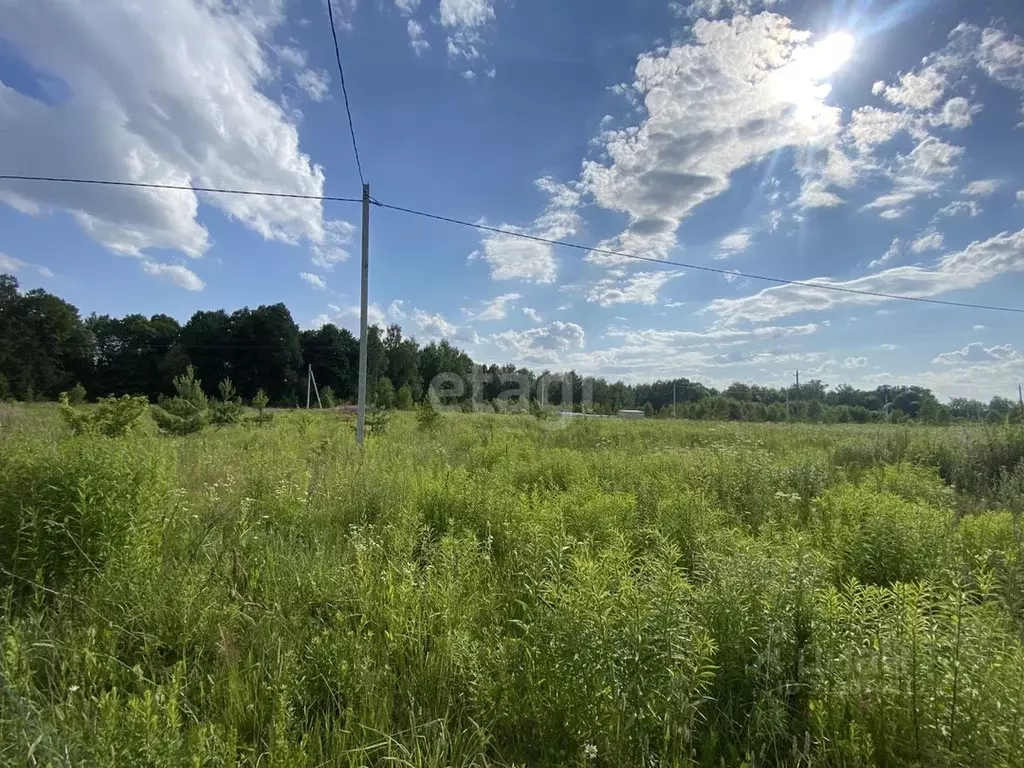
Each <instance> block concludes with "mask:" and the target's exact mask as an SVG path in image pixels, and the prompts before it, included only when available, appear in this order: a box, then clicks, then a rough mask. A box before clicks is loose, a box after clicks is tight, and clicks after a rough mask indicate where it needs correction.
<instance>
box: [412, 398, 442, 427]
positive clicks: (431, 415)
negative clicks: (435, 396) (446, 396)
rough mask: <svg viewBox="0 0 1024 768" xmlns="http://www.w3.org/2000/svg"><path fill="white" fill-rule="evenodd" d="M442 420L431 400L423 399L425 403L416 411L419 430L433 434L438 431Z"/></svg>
mask: <svg viewBox="0 0 1024 768" xmlns="http://www.w3.org/2000/svg"><path fill="white" fill-rule="evenodd" d="M440 419H441V414H439V413H438V412H437V409H436V408H435V407H434V405H433V403H431V402H430V398H429V397H425V398H423V402H422V403H420V407H419V409H418V410H417V411H416V423H417V424H419V428H420V429H422V430H424V431H425V432H432V431H433V430H435V429H437V425H438V422H439V421H440Z"/></svg>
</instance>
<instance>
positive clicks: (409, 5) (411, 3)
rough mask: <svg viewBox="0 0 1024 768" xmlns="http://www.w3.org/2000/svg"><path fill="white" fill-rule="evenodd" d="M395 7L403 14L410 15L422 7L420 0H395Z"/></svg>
mask: <svg viewBox="0 0 1024 768" xmlns="http://www.w3.org/2000/svg"><path fill="white" fill-rule="evenodd" d="M395 7H396V8H397V9H398V11H399V13H401V14H402V15H403V16H409V15H411V14H413V13H415V12H416V9H417V8H419V7H420V0H395Z"/></svg>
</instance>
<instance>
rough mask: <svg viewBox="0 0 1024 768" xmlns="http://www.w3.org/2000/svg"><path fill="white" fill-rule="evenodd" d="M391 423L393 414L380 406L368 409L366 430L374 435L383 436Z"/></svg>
mask: <svg viewBox="0 0 1024 768" xmlns="http://www.w3.org/2000/svg"><path fill="white" fill-rule="evenodd" d="M390 423H391V412H390V411H389V410H388V409H387V408H382V407H380V406H379V405H374V406H371V407H370V408H367V409H366V428H367V429H368V430H369V431H370V432H371V433H373V434H374V435H383V434H384V433H385V432H387V431H388V425H389V424H390Z"/></svg>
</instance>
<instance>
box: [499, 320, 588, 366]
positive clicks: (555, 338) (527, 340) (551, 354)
mask: <svg viewBox="0 0 1024 768" xmlns="http://www.w3.org/2000/svg"><path fill="white" fill-rule="evenodd" d="M584 337H585V334H584V332H583V328H581V327H580V326H579V325H577V324H576V323H563V322H560V321H558V320H556V321H555V322H553V323H551V324H550V325H546V326H543V327H541V328H530V329H529V330H525V331H503V332H502V333H498V334H495V336H494V337H493V340H494V343H495V344H496V345H497V346H498V348H499V349H502V350H504V351H505V352H509V353H512V354H513V355H514V357H515V359H516V360H517V361H519V362H526V363H535V364H557V363H559V362H560V353H562V352H565V351H567V350H571V349H582V348H583V344H584Z"/></svg>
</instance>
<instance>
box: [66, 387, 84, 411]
mask: <svg viewBox="0 0 1024 768" xmlns="http://www.w3.org/2000/svg"><path fill="white" fill-rule="evenodd" d="M67 396H68V402H69V403H70V404H71V405H74V406H79V405H84V404H85V399H86V392H85V387H83V386H82V385H81V384H75V386H73V387H72V388H71V389H69V390H68V391H67Z"/></svg>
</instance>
